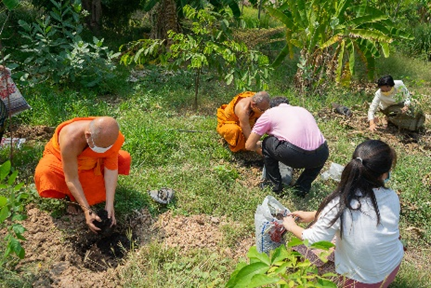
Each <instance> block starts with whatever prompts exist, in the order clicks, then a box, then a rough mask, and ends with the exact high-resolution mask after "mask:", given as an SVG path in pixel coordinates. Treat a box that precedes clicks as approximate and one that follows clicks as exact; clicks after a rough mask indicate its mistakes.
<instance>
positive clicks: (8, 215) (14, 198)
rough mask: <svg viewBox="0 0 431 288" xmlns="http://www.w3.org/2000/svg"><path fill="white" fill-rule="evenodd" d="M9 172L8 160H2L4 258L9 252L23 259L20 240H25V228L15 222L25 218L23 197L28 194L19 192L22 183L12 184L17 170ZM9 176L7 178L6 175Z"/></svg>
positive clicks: (0, 206)
mask: <svg viewBox="0 0 431 288" xmlns="http://www.w3.org/2000/svg"><path fill="white" fill-rule="evenodd" d="M10 172H11V163H10V161H6V162H4V163H3V164H2V165H1V166H0V189H2V192H3V196H0V209H1V210H0V228H6V229H7V233H6V236H5V238H4V240H5V242H6V243H7V244H6V251H5V254H4V258H7V257H8V256H9V255H10V254H11V253H15V254H16V256H18V257H19V258H21V259H23V258H24V256H25V251H24V248H22V246H21V243H20V240H25V238H24V236H23V235H22V234H23V233H24V231H25V228H24V227H23V226H22V225H21V224H19V223H17V222H19V221H21V220H24V219H25V218H26V215H25V213H24V205H25V199H27V198H28V196H29V194H28V193H25V192H20V193H18V194H17V192H18V191H20V189H21V187H22V186H23V185H24V183H20V184H18V185H16V186H14V185H13V183H14V182H15V179H16V177H17V175H18V170H15V171H13V172H12V174H10ZM9 174H10V176H9V178H8V179H7V177H8V175H9Z"/></svg>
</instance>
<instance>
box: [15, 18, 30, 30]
mask: <svg viewBox="0 0 431 288" xmlns="http://www.w3.org/2000/svg"><path fill="white" fill-rule="evenodd" d="M18 24H19V26H21V27H22V28H24V30H25V31H27V32H30V31H31V26H30V25H29V24H28V23H27V22H25V21H23V20H18Z"/></svg>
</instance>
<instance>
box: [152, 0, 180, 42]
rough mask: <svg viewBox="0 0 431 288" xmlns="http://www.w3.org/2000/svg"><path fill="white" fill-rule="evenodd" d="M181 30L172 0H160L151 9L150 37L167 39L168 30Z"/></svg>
mask: <svg viewBox="0 0 431 288" xmlns="http://www.w3.org/2000/svg"><path fill="white" fill-rule="evenodd" d="M169 30H172V31H174V32H181V27H180V24H179V22H178V16H177V6H176V4H175V1H174V0H161V1H160V2H159V3H158V4H157V5H156V7H154V9H153V27H152V28H151V36H150V37H151V38H152V39H168V31H169ZM169 44H170V43H168V45H169Z"/></svg>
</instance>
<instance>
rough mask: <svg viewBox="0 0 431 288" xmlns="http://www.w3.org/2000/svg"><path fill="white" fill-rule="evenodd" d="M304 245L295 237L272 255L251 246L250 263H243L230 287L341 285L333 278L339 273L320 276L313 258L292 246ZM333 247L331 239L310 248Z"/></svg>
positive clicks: (326, 248) (239, 265) (232, 279)
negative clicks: (310, 258)
mask: <svg viewBox="0 0 431 288" xmlns="http://www.w3.org/2000/svg"><path fill="white" fill-rule="evenodd" d="M300 244H303V242H302V241H300V240H299V239H296V238H294V240H292V241H290V242H289V244H288V247H287V248H286V246H285V245H281V246H280V247H278V248H277V249H275V250H274V251H272V252H271V254H270V256H268V255H266V254H265V253H259V252H257V248H256V246H253V247H251V248H250V250H249V252H248V254H247V257H248V258H249V260H250V263H249V264H247V263H244V262H240V263H239V264H238V266H237V267H236V269H235V271H234V272H233V273H232V274H231V277H230V279H229V282H228V283H227V284H226V287H228V288H234V287H261V286H267V285H271V284H276V285H277V286H276V287H334V288H335V287H337V286H336V285H335V284H334V283H333V282H332V281H331V280H329V279H330V277H332V276H334V275H335V274H333V273H327V274H324V275H322V276H319V275H318V273H317V268H316V267H315V266H314V265H313V264H312V263H311V262H310V260H308V259H305V260H303V261H301V259H300V257H301V254H299V253H298V252H295V251H293V250H292V249H291V247H293V246H297V245H300ZM333 246H334V245H333V244H332V243H330V242H325V241H322V242H317V243H314V244H313V245H311V246H310V247H311V248H318V249H324V250H328V249H329V248H330V247H333Z"/></svg>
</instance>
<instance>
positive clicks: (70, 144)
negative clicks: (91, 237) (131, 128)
mask: <svg viewBox="0 0 431 288" xmlns="http://www.w3.org/2000/svg"><path fill="white" fill-rule="evenodd" d="M123 143H124V136H123V135H122V134H121V132H120V130H119V126H118V123H117V121H116V120H115V119H114V118H112V117H87V118H74V119H72V120H69V121H66V122H63V123H61V124H60V125H59V126H58V127H57V129H56V130H55V133H54V136H53V137H52V138H51V140H50V141H49V142H48V144H47V145H46V146H45V150H44V152H43V157H42V159H41V160H40V161H39V164H38V165H37V167H36V171H35V176H34V179H35V183H36V188H37V191H38V193H39V195H40V196H41V197H47V198H65V197H66V196H68V197H69V198H70V199H71V200H72V201H76V202H77V203H78V204H79V206H80V207H81V208H82V210H83V211H84V214H85V220H86V223H87V225H88V227H89V228H90V230H92V231H93V232H97V231H99V230H100V229H99V228H97V227H96V226H95V225H94V223H93V221H95V220H96V221H101V219H100V218H99V217H98V216H97V215H96V213H94V212H93V211H92V210H91V207H90V206H91V205H94V204H97V203H101V202H104V201H105V202H106V205H105V210H106V211H107V212H108V218H109V219H111V223H112V225H115V224H116V220H115V211H114V195H115V189H116V186H117V179H118V174H123V175H128V174H129V170H130V162H131V157H130V154H129V153H127V152H126V151H123V150H120V149H121V146H122V145H123ZM71 207H74V206H70V207H69V209H68V210H73V209H70V208H71ZM75 212H77V211H75ZM112 225H111V226H112Z"/></svg>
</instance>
